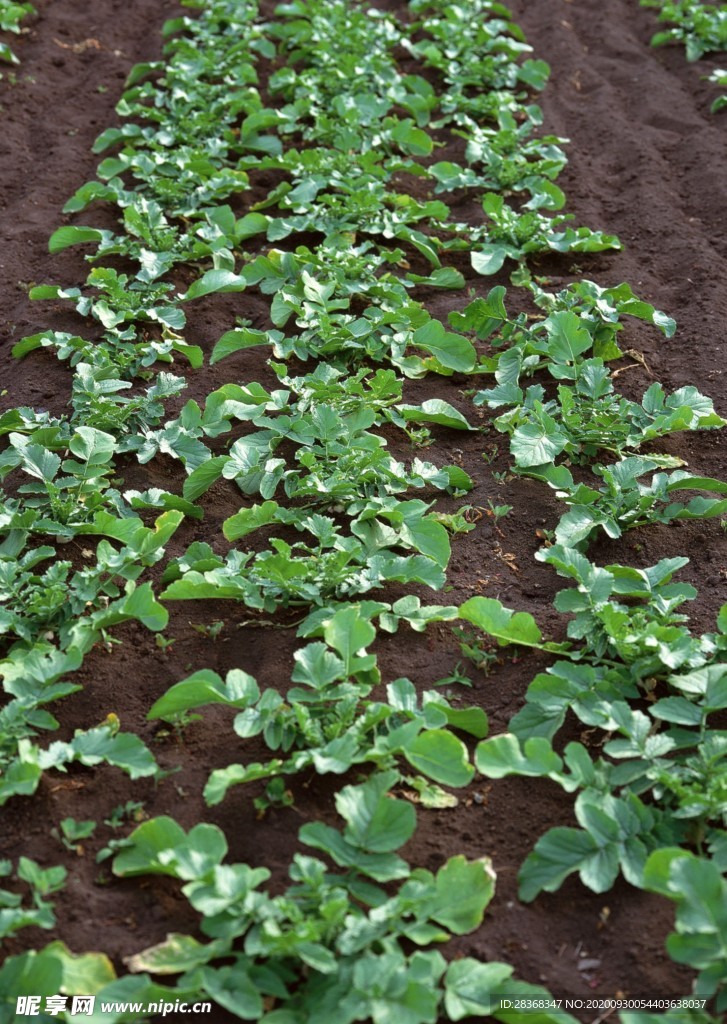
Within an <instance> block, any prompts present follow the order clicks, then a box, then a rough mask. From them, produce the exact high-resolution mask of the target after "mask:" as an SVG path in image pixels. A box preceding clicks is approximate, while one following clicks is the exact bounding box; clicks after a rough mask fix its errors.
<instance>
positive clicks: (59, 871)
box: [0, 857, 68, 939]
mask: <svg viewBox="0 0 727 1024" xmlns="http://www.w3.org/2000/svg"><path fill="white" fill-rule="evenodd" d="M12 870H13V865H12V862H11V861H9V860H2V861H0V878H3V877H4V878H7V877H8V876H9V875H10V874H11V873H12ZM67 874H68V872H67V871H66V869H65V868H64V867H60V866H58V867H53V868H41V867H40V865H39V864H36V862H35V861H34V860H31V859H30V858H29V857H21V858H20V859H19V860H18V866H17V870H16V874H15V877H16V879H17V881H18V882H24V883H25V884H26V885H27V886H28V888H29V889H30V893H31V898H32V906H30V907H24V906H23V895H22V893H18V892H14V891H10V890H8V889H0V939H4V938H7V936H9V935H12V934H14V933H15V932H17V931H19V930H20V929H21V928H27V927H30V926H32V927H36V928H53V927H54V925H55V922H56V919H55V915H54V913H53V904H52V903H51V902H50V901H49V900H48V897H49V896H52V895H53V894H54V893H56V892H59V891H60V890H61V889H62V888H63V887H64V886H65V882H66V876H67Z"/></svg>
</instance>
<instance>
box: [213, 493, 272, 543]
mask: <svg viewBox="0 0 727 1024" xmlns="http://www.w3.org/2000/svg"><path fill="white" fill-rule="evenodd" d="M279 507H280V506H279V505H278V503H277V501H264V502H263V503H262V504H261V505H253V506H252V507H251V508H243V509H241V510H240V511H239V512H237V513H235V515H234V516H230V518H229V519H225V521H224V523H223V524H222V532H223V534H224V535H225V539H226V540H230V541H234V540H239V539H240V537H246V536H247V534H248V533H252V531H253V530H257V529H259V528H260V527H261V526H269V525H270V523H274V522H275V520H276V516H277V512H278V508H279Z"/></svg>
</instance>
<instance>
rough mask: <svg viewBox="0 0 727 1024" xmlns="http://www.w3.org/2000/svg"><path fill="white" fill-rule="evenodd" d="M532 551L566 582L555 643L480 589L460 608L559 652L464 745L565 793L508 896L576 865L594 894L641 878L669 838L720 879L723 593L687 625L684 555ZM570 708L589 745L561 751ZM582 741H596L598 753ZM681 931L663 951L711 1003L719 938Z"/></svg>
mask: <svg viewBox="0 0 727 1024" xmlns="http://www.w3.org/2000/svg"><path fill="white" fill-rule="evenodd" d="M538 557H539V558H540V559H541V560H542V561H545V562H548V563H549V564H551V565H553V566H554V567H555V569H556V570H557V572H558V573H559V574H560V575H562V576H565V577H567V578H569V579H571V580H573V581H574V583H575V586H573V587H571V588H569V589H566V590H563V591H561V592H560V593H559V594H558V595H557V596H556V599H555V607H556V608H557V609H558V611H560V612H562V613H564V614H567V615H568V616H569V621H568V627H567V634H568V637H569V638H570V641H569V642H568V643H565V644H560V645H556V644H552V643H547V642H546V641H545V640H544V639H543V636H542V633H541V631H540V629H539V628H538V626H537V624H536V623H535V621H534V620H533V619H532V617H531V616H530V615H527V614H525V613H513V612H512V611H511V610H509V609H507V608H504V607H503V606H502V605H501V604H500V602H499V601H496V600H493V599H486V598H472V599H471V600H470V601H468V602H467V603H466V604H464V605H462V606H461V607H460V609H459V614H460V616H461V617H462V618H464V619H465V620H466V621H468V622H470V623H472V624H474V625H475V626H477V627H478V628H479V629H481V630H483V631H484V632H486V633H487V634H489V635H490V636H493V637H495V638H496V639H497V641H498V643H499V644H511V643H514V644H520V645H523V646H527V647H535V648H538V649H541V650H546V651H552V652H557V653H559V654H560V655H563V654H565V655H566V656H567V658H566V659H564V660H558V661H556V662H555V664H554V665H552V666H551V667H549V668H548V669H547V670H546V671H545V672H541V673H539V674H538V675H537V676H536V677H535V678H534V679H533V681H532V683H531V684H530V686H529V687H528V690H527V693H526V703H525V706H524V707H523V709H522V710H521V711H519V712H518V713H517V714H516V715H515V716H514V717H513V718H512V719H511V721H510V725H509V730H510V731H509V732H508V733H504V734H501V735H499V736H495V737H493V738H490V739H487V740H484V741H483V742H482V743H480V745H479V746H478V748H477V751H476V757H475V762H476V765H477V767H478V769H479V771H481V772H482V773H483V774H484V775H486V776H488V777H490V778H501V777H503V776H505V775H511V774H514V775H522V776H543V777H547V778H549V779H552V780H553V781H554V782H556V783H558V784H559V785H560V786H562V787H563V789H564V790H565V791H566V792H569V793H572V792H578V796H577V799H576V802H575V816H576V819H577V822H578V826H579V827H578V828H571V827H558V828H554V829H550V830H549V831H548V832H547V833H545V835H543V836H542V837H541V838H540V839H539V840H538V842H537V843H536V845H535V848H534V850H533V852H532V853H531V854H530V855H529V856H528V858H527V859H526V861H525V862H524V864H523V865H522V868H521V870H520V875H519V879H520V896H521V898H522V899H524V900H532V899H534V898H535V896H536V895H537V894H538V893H539V892H541V891H543V890H545V891H548V892H553V891H555V890H557V889H558V888H559V887H560V886H561V884H562V883H563V881H564V879H565V878H566V877H567V876H568V875H569V874H571V873H572V872H576V871H577V872H578V874H579V876H580V878H581V880H582V881H583V883H584V884H585V885H586V886H588V887H589V888H591V889H593V890H594V891H595V892H605V891H606V890H607V889H609V888H610V887H611V886H612V885H613V883H614V881H615V879H616V877H617V876H618V874H619V873H623V875H624V877H625V878H626V879H627V880H628V881H629V882H631V883H632V884H633V885H637V886H640V887H642V888H654V885H653V883H652V882H651V881H650V878H651V877H652V876H651V874H650V870H649V869H648V868H647V864H649V863H651V861H649V857H650V855H652V856H653V857H655V858H658V857H663V856H664V849H663V848H665V847H677V846H678V847H679V853H678V856H680V857H684V856H689V854H687V852H686V850H687V849H689V848H690V847H691V848H696V849H697V850H698V852H699V854H700V857H701V858H703V859H701V860H700V861H699V863H700V864H701V865H703V867H704V870H705V871H706V872H707V873H708V875H709V877H710V878H711V877H712V876H713V875H715V873H716V877H719V875H720V873H721V872H724V871H725V870H727V858H726V856H725V854H726V852H727V814H726V808H727V788H726V787H727V741H726V740H725V735H724V730H723V729H721V728H720V727H719V715H720V714H723V713H724V709H725V708H727V685H726V684H727V605H725V606H724V607H723V608H722V610H721V612H720V614H719V618H718V623H717V626H718V632H716V633H708V634H704V635H702V636H695V635H694V634H692V633H691V631H690V630H689V628H688V626H687V625H686V616H685V615H683V614H681V613H680V612H679V610H678V609H679V606H680V605H681V604H682V603H683V602H685V601H688V600H692V599H693V598H694V597H696V591H695V589H694V588H693V587H692V586H690V585H689V584H684V583H676V582H674V581H673V575H674V573H675V572H676V571H678V570H679V569H680V568H683V566H684V565H685V564H686V562H687V559H685V558H671V559H663V560H662V561H661V562H659V563H658V564H657V565H655V566H652V567H650V568H647V569H634V568H631V567H628V566H623V565H610V566H607V567H605V568H600V567H598V566H596V565H594V564H593V563H591V562H589V561H588V559H587V558H586V557H585V556H584V555H582V554H581V553H579V552H578V551H577V550H575V549H574V548H572V547H567V546H563V545H554V546H552V547H550V548H546V549H543V550H542V551H541V552H540V553H539V555H538ZM642 707H645V708H646V710H641V708H642ZM569 716H570V717H571V718H572V717H574V718H575V719H576V720H577V721H580V722H581V723H582V724H583V725H584V726H585V727H586V729H587V730H588V734H589V736H590V737H591V739H590V740H589V743H588V746H586V745H584V743H583V742H570V743H568V744H567V745H566V747H565V750H564V752H563V754H562V755H561V754H559V753H557V752H556V750H555V749H554V738H555V736H556V734H557V733H558V731H559V730H560V729H561V727H562V726H563V725H564V723H565V722H566V719H567V717H569ZM598 732H600V734H601V735H602V739H600V740H597V739H596V738H595V736H596V734H597V733H598ZM594 746H596V747H597V746H601V756H600V757H598V758H597V759H594V758H593V756H592V754H591V752H590V748H593V747H594ZM704 858H708V859H704ZM720 884H722V885H724V883H723V882H721V883H720ZM671 892H672V898H675V899H680V900H681V901H682V905H683V906H684V908H685V909H684V918H685V920H686V919H690V920H692V919H694V918H695V917H696V916H698V914H700V913H703V910H699V909H698V908H699V906H700V905H701V902H702V900H703V896H702V895H701V894H699V893H696V894H695V893H692V892H691V891H690V890H689V889H687V888H685V889H682V890H679V895H678V896H677V895H676V893H677V887H676V886H674V887H673V888H672V890H671ZM680 930H681V929H680ZM683 931H684V934H685V935H686V936H687V937H686V938H683V939H681V940H679V942H676V940H675V942H674V943H673V944H674V946H675V948H676V946H679V949H680V954H679V955H678V956H677V957H676V958H677V959H678V960H680V962H684V963H691V964H692V965H693V966H696V967H699V968H701V969H703V971H702V974H701V975H700V977H699V979H698V982H697V992H698V993H699V994H700V995H702V996H704V997H707V998H709V997H712V996H714V995H715V994H717V993H720V995H719V998H718V1003H719V1005H720V1006H721V1007H722V1008H724V1005H726V1004H725V1002H724V1000H725V998H727V972H725V967H724V950H723V948H722V947H721V946H720V945H719V943H717V944H714V943H711V940H710V944H708V943H706V942H702V940H697V939H695V938H694V937H693V936H695V935H696V933H697V932H698V931H700V928H699V927H695V928H691V929H690V928H689V927H686V928H684V929H683ZM690 936H691V937H690ZM670 943H671V940H670ZM670 951H671V946H670Z"/></svg>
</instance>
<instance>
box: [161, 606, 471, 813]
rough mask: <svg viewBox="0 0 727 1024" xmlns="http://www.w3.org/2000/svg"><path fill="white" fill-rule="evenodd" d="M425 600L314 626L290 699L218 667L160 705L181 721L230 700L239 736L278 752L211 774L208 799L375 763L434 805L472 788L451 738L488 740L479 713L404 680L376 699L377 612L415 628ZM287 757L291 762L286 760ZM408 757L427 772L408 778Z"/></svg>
mask: <svg viewBox="0 0 727 1024" xmlns="http://www.w3.org/2000/svg"><path fill="white" fill-rule="evenodd" d="M422 611H423V610H422V609H421V607H420V606H419V603H418V601H416V600H415V599H402V600H401V601H400V602H397V604H395V605H394V607H393V608H392V609H391V611H389V610H388V608H387V606H386V605H382V604H377V603H376V602H369V603H367V604H364V605H360V606H357V605H346V606H345V607H342V608H339V609H338V610H336V611H334V612H333V613H332V614H331V615H330V617H326V618H321V617H320V616H319V617H318V622H317V623H314V622H311V621H309V625H308V627H307V630H306V631H307V632H309V631H310V630H311V629H315V630H316V632H320V633H321V634H322V637H323V639H322V641H315V642H313V643H310V644H308V645H307V646H305V647H303V648H301V649H300V650H298V651H296V653H295V668H294V669H293V673H292V677H291V681H292V682H293V683H294V684H296V685H294V686H293V687H291V688H290V689H289V690H288V693H287V694H286V695H285V696H283V695H282V694H281V693H279V692H278V690H274V689H268V690H265V691H264V692H263V693H262V694H261V693H260V689H259V687H258V685H257V683H256V682H255V680H254V679H253V678H252V676H249V675H248V674H247V673H246V672H243V671H241V670H240V669H233V670H232V671H231V672H229V673H228V674H227V678H226V680H225V681H224V682H223V681H222V679H221V678H220V676H218V675H217V673H215V672H211V671H209V670H204V669H203V670H201V671H199V672H196V673H194V675H192V676H190V677H189V678H188V679H185V680H183V681H182V682H180V683H177V684H176V685H174V686H173V687H172V688H171V689H170V690H168V691H167V692H166V694H164V696H163V697H161V698H160V699H159V700H158V701H157V702H156V703H155V704H154V706H153V707H152V708H151V710H150V712H149V716H148V717H149V718H151V719H156V718H162V719H165V720H167V721H171V722H173V723H174V722H177V721H179V720H185V719H186V718H187V716H188V715H189V712H190V711H192V710H195V709H197V708H199V707H202V706H205V705H209V704H223V705H225V706H227V707H230V708H234V709H236V710H237V711H238V712H239V713H238V715H237V716H236V718H235V720H234V731H235V732H236V734H237V735H238V736H239V737H240V738H242V739H248V738H251V737H254V736H259V735H262V737H263V739H264V741H265V743H266V745H267V746H268V747H269V748H270V749H271V750H273V751H276V752H279V756H277V757H276V758H275V759H274V760H271V761H269V762H267V763H265V764H259V763H255V764H249V765H241V764H232V765H230V766H228V767H227V768H223V769H219V770H217V771H215V772H213V774H212V775H211V776H210V779H209V782H208V785H207V787H206V789H205V797H206V799H207V802H208V803H210V804H215V803H219V801H220V800H222V799H223V797H224V795H225V793H226V791H227V789H228V788H229V787H230V786H231V785H236V784H239V783H244V782H251V781H256V780H259V779H270V778H275V777H277V776H282V775H291V774H297V773H299V772H302V771H304V770H305V769H306V768H311V767H312V768H314V769H315V771H316V772H317V773H318V774H321V775H325V774H328V773H333V774H336V775H342V774H344V773H345V772H348V771H349V770H350V769H351V768H352V767H354V766H356V765H363V764H373V765H374V766H375V767H376V770H377V772H381V771H383V772H386V773H387V778H390V779H391V780H396V781H398V782H400V783H401V782H406V783H407V784H408V785H409V786H410V787H412V788H413V789H414V790H415V791H416V792H417V793H419V794H420V798H421V801H422V802H423V803H424V804H425V805H429V806H432V805H433V806H446V805H449V804H451V803H452V802H453V801H452V799H451V798H450V797H448V796H447V794H445V793H443V792H442V791H441V790H439V788H438V786H437V785H434V786H433V785H432V783H437V784H442V785H446V786H454V787H458V786H464V785H467V783H469V782H470V781H471V780H472V776H473V768H472V766H471V765H470V763H469V755H468V752H467V748H466V747H465V745H464V744H463V743H462V741H461V740H460V739H458V738H457V737H456V736H455V735H454V734H453V733H452V732H451V729H452V728H454V729H457V730H458V731H461V732H464V733H466V734H468V735H470V736H474V737H475V738H477V739H482V738H483V737H484V736H485V735H486V734H487V716H486V715H485V713H484V711H482V710H481V709H480V708H466V709H457V708H453V707H452V706H451V705H450V703H449V702H448V701H447V699H446V698H445V697H444V696H443V695H442V694H441V693H438V692H437V691H435V690H432V691H428V692H425V693H424V694H422V695H421V697H418V696H417V692H416V689H415V687H414V685H413V683H411V682H410V680H408V679H396V680H394V681H393V682H392V683H389V684H388V685H387V687H386V700H385V701H383V700H376V701H372V700H371V699H370V695H371V692H372V690H373V689H374V687H376V686H378V685H380V683H381V675H380V672H379V670H378V668H377V664H376V657H375V655H371V654H368V653H367V652H366V647H368V646H369V645H370V644H371V643H372V642H373V640H374V639H375V637H376V629H375V628H374V626H373V625H372V622H371V620H372V618H373V617H374V616H375V615H378V616H382V615H386V616H388V618H389V624H391V619H392V617H393V618H394V620H395V621H394V626H398V623H399V621H402V620H403V621H409V620H410V621H413V622H416V621H417V619H418V618H419V616H420V615H421V613H422ZM426 614H427V620H428V621H437V620H442V619H451V618H453V617H454V615H455V614H456V609H455V608H431V607H429V608H427V609H426ZM280 755H283V756H280ZM400 757H403V758H404V760H405V761H406V762H407V763H408V765H409V766H410V769H411V768H413V769H414V770H415V771H417V772H421V773H422V774H423V775H424V776H425V778H422V777H421V776H414V777H409V776H406V775H403V774H402V773H401V772H400V771H399V770H398V768H397V767H396V765H397V761H398V759H399V758H400Z"/></svg>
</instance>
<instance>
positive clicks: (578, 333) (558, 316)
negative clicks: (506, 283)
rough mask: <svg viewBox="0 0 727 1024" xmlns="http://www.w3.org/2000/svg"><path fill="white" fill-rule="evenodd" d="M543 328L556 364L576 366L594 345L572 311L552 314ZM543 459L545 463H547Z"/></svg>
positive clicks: (579, 319)
mask: <svg viewBox="0 0 727 1024" xmlns="http://www.w3.org/2000/svg"><path fill="white" fill-rule="evenodd" d="M543 326H544V327H545V329H546V330H547V334H548V355H549V356H550V358H551V359H552V360H554V361H555V362H556V363H568V364H575V363H577V362H578V360H579V357H580V356H581V355H583V353H584V352H587V351H588V349H589V348H590V347H591V345H592V344H593V338H592V337H591V335H590V333H589V332H588V331H587V330H586V328H585V327H584V326H583V322H582V321H581V318H580V317H579V316H577V315H576V314H575V313H572V312H571V311H570V310H558V311H557V312H555V313H551V314H550V316H549V317H548V318H547V320H545V321H543ZM547 461H548V460H547V459H543V462H547Z"/></svg>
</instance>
